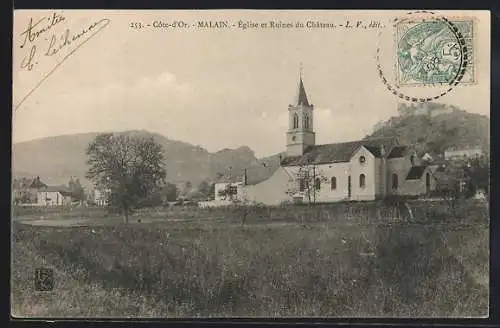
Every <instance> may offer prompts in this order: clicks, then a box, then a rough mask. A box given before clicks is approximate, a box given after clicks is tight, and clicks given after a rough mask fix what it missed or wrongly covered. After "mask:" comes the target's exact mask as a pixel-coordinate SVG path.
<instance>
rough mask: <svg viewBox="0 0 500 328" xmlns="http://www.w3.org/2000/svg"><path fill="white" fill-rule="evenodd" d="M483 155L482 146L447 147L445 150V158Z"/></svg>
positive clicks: (466, 157)
mask: <svg viewBox="0 0 500 328" xmlns="http://www.w3.org/2000/svg"><path fill="white" fill-rule="evenodd" d="M482 155H483V150H482V149H481V148H480V147H470V148H459V149H447V150H445V151H444V159H445V160H456V159H464V158H465V159H469V158H474V157H480V156H482Z"/></svg>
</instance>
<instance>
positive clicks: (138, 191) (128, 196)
mask: <svg viewBox="0 0 500 328" xmlns="http://www.w3.org/2000/svg"><path fill="white" fill-rule="evenodd" d="M86 154H87V155H88V160H87V164H88V165H89V166H90V168H89V169H88V171H87V174H86V177H87V178H88V179H89V180H91V181H92V182H93V183H94V185H95V186H96V187H98V188H101V189H104V190H108V191H109V196H110V199H109V205H110V206H112V207H115V208H118V209H120V210H121V212H122V213H123V215H124V221H125V223H128V217H129V215H130V213H131V212H132V211H133V209H134V208H137V207H138V206H139V205H140V203H141V201H143V200H144V199H147V198H148V197H149V196H150V195H152V194H154V193H156V192H158V191H159V190H160V189H161V188H162V186H163V185H164V183H165V178H166V172H165V162H164V154H163V149H162V146H161V145H160V144H158V143H157V142H155V140H154V138H153V137H142V136H133V135H124V134H118V135H114V134H100V135H98V136H97V137H96V138H95V139H94V141H92V142H91V143H90V145H89V146H88V148H87V151H86Z"/></svg>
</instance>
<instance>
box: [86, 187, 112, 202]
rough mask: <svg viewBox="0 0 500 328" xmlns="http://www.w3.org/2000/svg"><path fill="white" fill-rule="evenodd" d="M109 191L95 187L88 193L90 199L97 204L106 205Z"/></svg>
mask: <svg viewBox="0 0 500 328" xmlns="http://www.w3.org/2000/svg"><path fill="white" fill-rule="evenodd" d="M109 193H110V190H109V189H107V190H105V189H98V188H96V189H94V190H92V192H91V193H90V196H91V201H92V202H93V203H94V204H96V205H97V206H107V205H108V203H109Z"/></svg>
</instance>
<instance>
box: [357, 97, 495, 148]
mask: <svg viewBox="0 0 500 328" xmlns="http://www.w3.org/2000/svg"><path fill="white" fill-rule="evenodd" d="M399 113H400V115H399V116H396V117H391V118H390V119H389V120H388V121H386V122H384V123H378V124H377V125H376V127H375V128H374V132H373V133H372V134H371V135H369V136H367V137H366V138H373V137H389V136H395V137H397V138H398V140H399V142H400V143H402V144H409V145H413V146H415V148H416V150H417V151H418V152H419V153H420V154H423V153H425V152H428V153H430V154H431V155H439V154H443V152H444V151H445V150H446V149H449V148H466V147H475V146H479V147H481V148H482V149H483V150H484V151H485V152H486V153H489V148H490V119H489V118H488V117H486V116H484V115H479V114H472V113H469V112H466V111H464V110H461V109H460V108H458V107H455V106H448V105H442V104H437V103H430V104H419V105H406V104H401V105H400V107H399Z"/></svg>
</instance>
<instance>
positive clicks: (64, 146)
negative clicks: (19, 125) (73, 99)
mask: <svg viewBox="0 0 500 328" xmlns="http://www.w3.org/2000/svg"><path fill="white" fill-rule="evenodd" d="M121 133H126V134H141V135H144V136H153V137H154V138H155V139H156V141H157V142H159V143H160V144H161V145H162V146H163V148H164V150H165V157H166V162H167V180H168V181H169V182H172V183H176V184H182V183H184V182H187V181H190V182H191V183H192V185H193V186H197V184H199V183H200V182H201V181H203V180H208V181H214V180H215V179H216V178H217V176H220V175H225V174H227V171H228V170H229V168H230V167H231V171H233V172H243V169H244V168H245V167H247V166H251V165H253V166H258V165H257V163H258V160H257V158H256V157H255V155H254V152H253V151H252V150H251V149H250V148H248V147H246V146H243V147H239V148H237V149H223V150H221V151H218V152H215V153H211V152H209V151H207V150H206V149H204V148H202V147H200V146H194V145H191V144H189V143H186V142H181V141H177V140H171V139H168V138H166V137H165V136H163V135H160V134H157V133H150V132H147V131H125V132H121ZM98 134H99V133H85V134H73V135H63V136H57V137H49V138H43V139H36V140H32V141H27V142H21V143H16V144H14V145H13V148H12V168H13V176H14V177H33V176H36V175H39V176H40V177H42V180H44V181H45V182H46V183H48V184H52V185H59V184H65V183H67V182H68V180H69V178H70V177H71V176H76V177H79V178H80V179H82V184H83V185H84V186H86V187H89V186H90V183H89V182H88V181H85V179H83V177H84V175H85V171H86V170H87V165H86V164H85V161H86V159H87V157H86V155H85V149H86V147H87V145H88V144H89V143H90V142H91V141H92V140H93V139H94V138H95V137H96V136H97V135H98Z"/></svg>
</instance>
